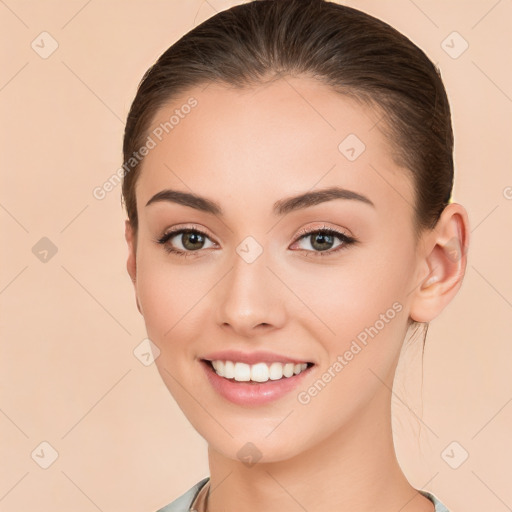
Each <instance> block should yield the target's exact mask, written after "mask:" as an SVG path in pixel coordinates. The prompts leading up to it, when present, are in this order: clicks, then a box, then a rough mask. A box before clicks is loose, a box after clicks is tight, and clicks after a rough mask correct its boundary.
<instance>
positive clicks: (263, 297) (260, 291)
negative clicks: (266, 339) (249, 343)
mask: <svg viewBox="0 0 512 512" xmlns="http://www.w3.org/2000/svg"><path fill="white" fill-rule="evenodd" d="M264 255H265V253H263V254H262V255H261V256H260V257H259V258H258V259H256V261H253V262H252V263H247V262H246V261H244V260H243V258H241V257H239V256H238V255H236V257H235V258H234V259H233V267H232V269H231V271H230V272H229V273H228V274H227V276H226V277H225V278H224V279H223V282H222V283H220V286H219V287H218V290H217V296H216V297H215V299H216V301H215V304H216V307H217V312H216V316H217V323H218V325H220V326H221V327H222V328H223V329H226V330H228V329H229V330H231V331H232V332H233V334H236V335H238V336H241V337H254V336H258V335H260V334H264V333H268V332H271V331H272V330H274V329H278V328H280V327H282V326H283V325H284V323H285V317H286V310H285V305H284V304H285V297H284V290H283V286H282V284H281V283H280V281H279V279H277V278H276V276H275V275H274V273H273V272H272V271H271V270H270V269H269V268H268V267H267V262H266V258H265V257H264Z"/></svg>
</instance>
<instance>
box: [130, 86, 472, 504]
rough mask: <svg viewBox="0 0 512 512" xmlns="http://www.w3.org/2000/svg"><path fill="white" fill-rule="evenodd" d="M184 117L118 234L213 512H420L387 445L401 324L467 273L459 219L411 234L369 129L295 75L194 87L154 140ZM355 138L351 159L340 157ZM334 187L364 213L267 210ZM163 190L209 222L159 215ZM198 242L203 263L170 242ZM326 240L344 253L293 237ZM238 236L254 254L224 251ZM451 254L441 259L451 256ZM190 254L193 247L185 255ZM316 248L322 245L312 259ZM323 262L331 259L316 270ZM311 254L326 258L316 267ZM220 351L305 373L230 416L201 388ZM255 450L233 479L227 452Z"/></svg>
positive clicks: (363, 109) (428, 315) (378, 135)
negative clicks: (374, 331) (367, 333)
mask: <svg viewBox="0 0 512 512" xmlns="http://www.w3.org/2000/svg"><path fill="white" fill-rule="evenodd" d="M191 96H193V97H194V98H196V99H197V101H198V105H197V106H196V107H195V108H194V109H193V110H192V111H191V112H190V113H189V114H188V115H187V116H185V117H184V119H182V120H180V123H179V124H178V125H176V126H175V127H174V129H173V130H172V131H170V132H169V134H167V135H166V136H165V137H164V138H163V139H162V141H161V142H159V143H158V145H157V146H156V147H155V148H154V149H152V150H151V151H150V152H149V154H148V155H147V156H146V157H145V160H144V162H143V167H142V172H141V175H140V176H139V178H138V181H137V187H136V197H137V205H138V206H137V207H138V217H139V227H138V232H137V234H136V235H135V234H134V232H133V230H132V228H131V226H130V224H129V222H128V221H127V222H126V240H127V243H128V248H129V256H128V261H127V268H128V272H129V274H130V276H131V278H132V281H133V283H134V286H135V293H136V301H137V306H138V308H139V311H140V312H141V314H142V315H143V317H144V321H145V324H146V327H147V332H148V336H149V338H150V339H151V340H152V341H153V342H154V343H155V345H156V346H158V348H159V350H160V355H159V357H158V358H157V359H156V365H157V367H158V371H159V372H160V375H161V376H162V379H163V381H164V382H165V384H166V386H167V387H168V389H169V391H170V392H171V394H172V395H173V397H174V398H175V399H176V401H177V403H178V405H179V406H180V408H181V409H182V411H183V412H184V414H185V415H186V417H187V418H188V419H189V421H190V422H191V424H192V425H193V426H194V428H195V429H196V430H197V431H198V432H199V433H200V434H201V435H202V436H203V437H204V438H205V439H206V441H207V443H208V456H209V466H210V476H211V488H212V489H213V490H214V491H213V492H212V493H211V495H210V497H209V503H208V508H209V510H210V511H214V510H215V511H219V510H222V511H225V512H235V511H239V510H240V506H241V504H243V509H244V511H245V512H261V511H262V510H265V511H266V512H278V511H279V512H283V511H290V512H294V511H297V512H302V511H303V510H304V509H305V510H307V511H308V512H320V511H322V512H323V511H325V510H340V511H341V510H350V511H351V512H374V511H375V510H379V512H397V511H398V510H400V511H401V512H432V511H433V510H434V507H433V504H432V503H431V502H430V501H429V500H428V499H427V498H425V497H423V496H422V495H420V494H419V493H418V492H417V491H416V490H415V489H414V488H413V487H412V486H411V485H410V484H409V482H408V481H407V479H406V477H405V476H404V474H403V472H402V470H401V468H400V466H399V464H398V462H397V459H396V455H395V451H394V446H393V436H392V430H391V391H390V390H391V388H392V384H393V377H394V374H395V369H396V366H397V362H398V358H399V354H400V349H401V347H402V344H403V342H404V340H405V339H406V337H407V332H408V331H407V329H408V324H407V320H408V318H409V317H410V318H412V319H413V320H416V321H418V322H429V321H431V320H433V319H434V318H435V317H436V316H437V315H439V313H441V311H442V310H443V309H444V308H445V306H446V305H447V304H448V303H449V302H450V301H451V300H452V298H453V297H454V296H455V294H456V293H457V291H458V290H459V288H460V286H461V283H462V279H463V276H464V272H465V268H466V250H465V248H467V246H468V242H469V224H468V217H467V213H466V211H465V209H464V208H463V207H462V206H461V205H460V204H456V203H451V204H450V205H448V206H447V207H446V208H445V210H444V212H443V214H442V216H441V218H440V219H439V222H438V224H437V226H436V228H435V229H434V230H428V231H425V232H423V233H422V235H421V237H420V239H419V241H418V243H416V241H415V238H414V232H413V210H412V205H413V204H414V193H413V188H412V181H411V178H410V176H409V172H408V171H407V170H406V169H403V168H401V167H399V165H397V163H396V162H395V161H394V160H393V158H392V150H391V144H390V142H389V141H388V139H387V138H386V137H385V135H384V134H383V132H382V131H381V128H382V127H383V120H382V114H381V113H380V112H377V111H376V110H375V109H372V108H370V107H368V106H364V105H362V104H361V103H358V102H356V101H355V100H353V99H350V98H348V97H347V96H342V95H340V94H338V93H336V92H334V91H332V90H331V89H329V88H328V87H327V86H326V85H324V84H322V83H320V82H318V81H316V80H315V79H313V78H309V77H282V78H280V79H278V80H276V81H272V82H269V83H266V84H264V85H259V86H253V87H251V88H245V89H235V88H230V87H228V86H223V85H219V84H210V85H209V86H208V87H206V88H205V87H204V86H202V87H197V88H194V89H191V90H190V91H188V92H187V93H186V94H183V95H182V96H180V98H175V99H174V100H173V102H172V103H170V104H169V105H168V106H166V107H163V108H162V109H161V110H160V111H159V112H158V114H157V116H156V118H155V119H154V120H153V124H152V126H155V127H156V126H158V125H159V124H160V123H162V122H165V121H166V120H168V119H169V117H170V115H172V112H173V110H174V109H176V108H179V107H180V105H183V104H184V103H186V101H187V99H188V98H189V97H191ZM349 134H355V135H356V136H357V137H358V138H359V139H360V140H361V141H363V142H364V144H365V146H366V149H365V150H364V151H363V153H362V154H361V155H360V156H359V157H358V158H357V159H356V160H354V161H350V160H349V159H347V158H346V157H345V156H344V155H343V154H342V153H341V152H340V150H339V149H338V145H339V144H340V142H342V141H343V140H344V139H345V138H346V137H347V136H348V135H349ZM331 186H338V187H342V188H345V189H348V190H351V191H354V192H357V193H358V194H361V195H364V196H366V197H367V198H368V199H370V200H371V201H372V203H373V205H374V206H372V205H369V204H366V203H364V202H362V201H357V200H354V199H334V200H330V201H326V202H322V203H320V204H316V205H314V206H310V207H307V208H303V209H300V210H297V211H292V212H289V213H287V214H286V215H276V214H274V213H273V212H272V208H273V206H274V203H276V202H277V201H280V200H283V199H285V198H288V197H290V196H295V195H299V194H302V193H305V192H309V191H312V190H320V189H324V188H328V187H331ZM164 189H174V190H178V191H182V192H189V193H194V194H197V195H200V196H202V197H206V198H208V199H210V200H212V201H215V202H216V203H218V205H219V206H220V207H221V208H222V211H223V215H222V216H221V215H214V214H212V213H206V212H203V211H200V210H197V209H195V208H192V207H190V206H185V205H183V204H176V203H174V202H170V201H155V202H153V203H151V204H150V205H148V206H146V203H147V202H148V201H149V200H150V198H152V197H153V196H154V195H155V194H156V193H158V192H160V191H161V190H164ZM191 224H192V225H193V226H192V227H196V228H199V229H200V230H202V231H205V232H206V233H207V237H205V238H204V239H203V241H204V243H203V245H202V246H201V247H202V248H200V249H195V250H194V248H195V247H197V245H195V246H194V245H192V244H191V242H190V241H189V239H188V238H187V237H186V236H183V235H177V236H175V237H173V238H172V239H171V240H170V241H168V242H167V245H168V246H171V245H172V246H173V247H174V248H175V249H181V250H182V251H188V253H192V252H194V254H189V255H188V257H180V256H176V255H174V254H170V253H169V252H167V251H166V250H165V247H164V246H163V245H162V244H158V243H156V241H155V240H156V239H157V238H159V237H161V236H162V235H163V234H164V233H165V232H166V230H169V229H170V228H172V227H178V226H179V227H181V226H183V227H191ZM324 226H326V227H329V228H333V229H336V230H338V231H340V232H341V233H344V234H346V235H348V236H352V237H354V238H355V239H356V240H357V243H355V244H351V245H346V246H345V247H344V248H343V249H341V250H339V251H337V252H332V251H334V250H335V249H336V248H337V247H339V246H340V244H342V243H343V242H342V241H341V240H340V239H337V238H336V237H334V238H333V239H332V244H331V245H330V246H328V247H327V249H324V250H322V246H320V248H318V247H319V246H318V244H315V237H314V235H312V236H307V237H303V238H302V239H300V240H298V236H297V234H298V233H299V232H300V230H301V229H307V230H310V231H313V230H314V229H319V228H322V227H324ZM248 236H251V237H253V238H254V239H255V240H256V241H257V242H258V243H259V244H260V246H261V247H262V249H263V253H262V254H261V255H260V256H259V257H258V258H257V259H256V260H255V261H254V262H252V263H247V262H246V261H245V260H244V259H243V258H242V257H240V256H239V254H238V253H237V252H236V249H237V247H238V246H239V244H240V243H241V242H242V241H243V240H244V239H245V238H246V237H248ZM457 241H458V243H459V255H458V257H454V242H457ZM193 243H195V244H197V239H195V240H194V241H193ZM323 247H325V246H323ZM326 251H331V254H325V252H326ZM320 252H324V254H323V255H320V254H319V253H320ZM396 302H398V303H399V304H400V305H401V306H402V308H401V311H400V312H399V313H397V314H396V316H394V318H393V319H392V320H391V321H389V322H388V323H386V325H385V327H384V328H383V329H381V330H380V331H379V333H378V335H376V336H375V337H374V338H373V339H370V340H369V342H368V344H367V346H365V347H364V349H363V350H361V351H360V352H359V353H358V354H357V355H356V356H354V358H353V359H352V360H351V361H350V362H349V364H347V365H346V366H345V367H344V368H343V370H342V371H341V372H339V373H338V374H337V375H336V377H335V378H333V379H332V380H331V381H330V382H329V383H328V385H326V386H325V387H324V389H323V390H322V391H321V392H319V393H318V394H317V395H316V396H315V397H314V398H312V399H311V401H310V402H309V403H307V404H301V403H300V402H299V401H298V399H297V394H298V392H300V391H304V390H307V389H308V387H309V386H311V385H312V384H313V383H314V382H315V381H317V380H318V379H319V378H321V376H322V374H323V373H325V372H326V371H327V370H328V368H329V367H332V365H333V363H334V362H335V361H336V359H337V356H338V355H340V354H343V353H344V352H345V351H346V350H347V349H349V347H350V345H351V343H352V341H353V340H354V339H356V337H357V335H358V334H359V333H360V332H361V331H364V329H365V328H366V327H369V326H371V325H374V324H375V322H376V321H377V320H378V319H379V318H380V315H381V314H383V313H385V312H386V311H387V310H388V309H389V308H391V307H392V305H393V304H394V303H396ZM223 349H238V350H242V351H245V352H251V351H255V350H269V351H273V352H275V353H279V354H287V355H289V356H292V357H296V358H298V359H301V360H305V361H311V362H314V363H315V366H314V367H313V369H312V371H311V373H310V375H309V376H308V378H307V379H306V382H305V384H304V385H303V386H301V387H300V389H297V391H296V392H295V391H294V392H291V393H289V394H287V395H285V396H284V397H283V398H281V399H279V400H277V401H275V402H272V403H270V404H267V405H261V406H257V407H254V406H253V407H250V406H239V405H235V404H233V403H231V402H229V401H227V400H225V399H224V398H223V397H221V396H220V395H218V394H217V393H216V391H214V389H213V388H212V387H211V386H210V384H209V382H208V381H207V379H206V377H205V374H204V372H203V369H202V367H201V363H200V359H201V358H202V357H204V356H205V355H206V354H207V353H209V352H212V351H217V350H223ZM248 442H251V443H253V445H255V446H256V447H257V449H258V450H259V452H261V459H260V460H259V461H258V463H257V464H255V465H252V466H250V467H249V466H247V465H246V464H244V463H243V462H242V461H241V460H240V459H239V457H238V455H237V452H238V451H239V450H240V449H241V448H242V447H243V446H244V445H245V444H246V443H248Z"/></svg>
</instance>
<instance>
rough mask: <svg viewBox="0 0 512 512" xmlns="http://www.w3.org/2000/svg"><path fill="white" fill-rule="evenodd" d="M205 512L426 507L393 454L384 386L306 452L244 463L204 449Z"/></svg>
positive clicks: (404, 511)
mask: <svg viewBox="0 0 512 512" xmlns="http://www.w3.org/2000/svg"><path fill="white" fill-rule="evenodd" d="M208 456H209V466H210V494H209V497H208V507H207V509H208V511H209V512H213V511H218V510H222V511H225V512H235V511H237V512H238V511H239V510H240V509H241V508H243V510H244V512H260V511H261V510H265V511H267V512H278V511H279V512H282V511H283V510H287V511H288V510H289V511H295V510H296V511H297V512H300V511H303V510H307V511H308V512H320V511H325V510H338V511H351V512H370V511H371V512H373V511H375V510H379V512H388V511H389V512H391V511H393V512H396V511H397V510H400V511H401V512H434V505H433V504H432V502H431V501H430V500H428V498H426V497H424V496H422V495H421V494H419V493H418V492H417V491H416V490H415V489H414V488H413V487H412V486H411V485H410V484H409V482H408V481H407V479H406V477H405V475H404V474H403V472H402V470H401V468H400V466H399V464H398V461H397V459H396V455H395V450H394V445H393V437H392V429H391V402H390V393H389V390H388V389H387V387H386V386H382V391H381V392H380V394H377V395H376V396H375V397H374V399H373V401H372V403H371V404H369V406H368V407H366V409H365V411H364V412H363V413H362V414H361V415H360V416H358V417H357V419H355V420H353V421H352V422H351V423H350V424H348V425H345V426H343V428H340V429H339V430H338V431H336V432H335V433H334V434H333V435H331V436H330V437H328V438H326V439H324V440H322V441H321V442H319V443H318V444H316V445H315V446H314V447H313V448H311V449H309V450H308V451H304V452H301V453H300V454H298V455H297V456H295V457H293V458H291V459H288V460H284V461H278V462H269V463H257V464H254V465H253V466H251V467H248V466H246V465H245V464H243V463H242V462H240V461H239V460H233V459H230V458H227V457H225V456H223V455H222V454H220V453H219V452H217V451H215V450H214V449H213V448H211V447H209V449H208Z"/></svg>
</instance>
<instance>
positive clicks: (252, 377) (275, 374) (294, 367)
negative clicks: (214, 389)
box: [211, 360, 308, 382]
mask: <svg viewBox="0 0 512 512" xmlns="http://www.w3.org/2000/svg"><path fill="white" fill-rule="evenodd" d="M211 363H212V366H213V368H214V370H215V372H216V373H217V375H219V376H220V377H224V378H226V379H234V380H236V381H238V382H248V381H253V382H267V381H268V380H269V379H270V380H279V379H282V378H283V377H286V378H288V377H292V376H293V375H298V374H299V373H301V372H302V371H304V370H305V369H306V368H307V367H308V365H307V363H297V364H293V363H284V364H283V363H278V362H275V363H272V364H271V365H270V366H268V365H267V364H266V363H256V364H252V365H249V364H246V363H235V362H233V361H220V360H218V361H211Z"/></svg>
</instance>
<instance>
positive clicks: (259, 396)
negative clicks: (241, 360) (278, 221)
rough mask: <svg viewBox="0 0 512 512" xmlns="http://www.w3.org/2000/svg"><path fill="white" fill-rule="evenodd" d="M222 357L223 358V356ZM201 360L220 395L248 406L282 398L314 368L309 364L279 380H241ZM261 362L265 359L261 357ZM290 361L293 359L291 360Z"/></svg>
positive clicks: (209, 379) (211, 382)
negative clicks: (224, 375) (229, 377)
mask: <svg viewBox="0 0 512 512" xmlns="http://www.w3.org/2000/svg"><path fill="white" fill-rule="evenodd" d="M220 359H221V360H222V358H220ZM214 360H215V359H214ZM230 360H231V359H229V358H228V359H227V361H230ZM199 362H200V364H201V366H202V368H203V370H204V372H205V374H206V377H207V379H208V381H209V382H210V384H211V386H212V387H213V389H214V390H215V391H217V393H219V395H221V396H222V397H223V398H225V399H226V400H229V401H230V402H232V403H234V404H237V405H243V406H248V407H253V406H259V405H264V404H267V403H269V402H273V401H275V400H278V399H279V398H282V397H283V396H284V395H286V394H288V393H290V392H291V391H293V390H294V389H295V388H296V387H297V386H299V384H300V383H301V382H302V381H303V380H304V378H305V377H306V376H307V375H309V373H310V372H311V370H312V368H313V366H308V368H306V369H305V370H303V371H302V372H300V373H299V374H297V375H293V376H292V377H283V378H282V379H279V380H267V382H247V381H245V382H239V381H236V380H234V379H226V378H224V377H221V376H220V375H217V373H216V372H215V370H214V369H213V367H212V365H211V363H210V362H209V361H208V360H204V359H203V360H201V361H199ZM259 362H263V361H262V360H261V359H259ZM289 362H293V361H291V360H289ZM297 362H300V361H297Z"/></svg>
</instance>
